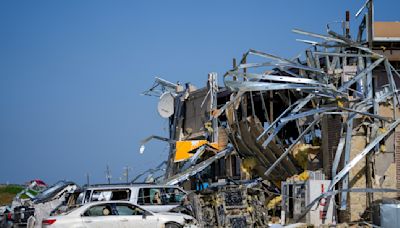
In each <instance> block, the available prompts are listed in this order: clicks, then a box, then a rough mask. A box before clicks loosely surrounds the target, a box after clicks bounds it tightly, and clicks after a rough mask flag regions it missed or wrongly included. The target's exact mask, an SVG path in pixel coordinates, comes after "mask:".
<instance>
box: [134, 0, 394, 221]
mask: <svg viewBox="0 0 400 228" xmlns="http://www.w3.org/2000/svg"><path fill="white" fill-rule="evenodd" d="M364 9H365V10H366V11H367V13H366V14H365V15H364V18H363V22H362V23H361V24H360V26H359V33H358V36H357V38H356V39H352V38H351V36H350V31H349V29H348V28H349V26H348V24H349V23H350V22H349V17H350V16H349V13H347V14H346V21H345V22H344V23H343V25H344V28H346V29H345V30H344V34H339V33H337V32H335V31H333V30H331V29H329V26H328V31H327V33H328V34H327V35H323V34H317V33H312V32H307V31H303V30H300V29H294V30H293V32H294V33H297V34H299V35H303V36H308V37H309V38H311V39H317V40H318V41H314V40H298V41H300V42H303V43H306V44H309V45H311V46H310V47H309V48H307V49H306V50H305V52H304V55H303V58H301V56H298V57H295V58H293V59H287V58H282V57H279V56H276V55H273V54H269V53H265V52H262V51H258V50H253V49H250V50H249V51H247V52H246V53H244V54H243V57H242V58H241V59H240V61H238V64H236V63H237V62H236V60H234V61H233V68H232V69H231V70H228V71H227V72H226V73H225V74H224V75H223V82H224V86H218V83H217V81H218V80H217V75H216V73H210V74H209V76H208V81H207V86H206V87H204V88H200V89H196V88H195V87H193V86H192V85H190V84H189V83H187V84H185V86H183V85H180V84H175V83H171V82H168V81H167V80H164V79H160V78H156V82H155V84H154V86H153V87H152V88H150V89H149V90H148V91H146V92H145V93H144V94H145V95H153V96H160V103H159V105H158V111H159V113H160V115H161V116H162V117H163V118H167V119H169V136H168V138H165V137H158V139H161V140H163V141H166V142H167V143H168V144H169V146H170V152H169V158H168V160H167V170H166V174H165V178H164V180H163V181H162V182H163V183H165V184H180V185H181V186H183V187H184V188H185V189H187V190H195V191H197V192H198V193H197V195H196V196H195V197H193V200H194V204H195V205H197V206H195V211H197V212H196V213H197V216H196V217H197V219H198V220H199V221H203V224H216V225H219V226H232V227H235V226H236V225H234V224H241V225H238V226H243V225H244V224H247V225H265V224H266V223H265V221H267V220H269V219H271V218H272V217H270V216H268V213H263V216H264V217H262V218H261V217H257V218H255V217H254V216H253V217H252V216H251V214H249V213H248V211H246V210H244V209H243V210H239V211H240V212H239V213H238V214H240V216H241V217H240V219H236V217H235V218H233V217H232V220H229V219H228V220H229V221H230V222H229V221H228V220H226V217H227V216H230V215H231V214H230V212H229V210H228V209H227V208H226V205H227V204H226V202H225V204H224V203H222V204H221V202H224V201H226V198H224V196H226V195H227V194H228V195H229V192H230V189H231V186H229V185H224V187H221V188H218V189H216V190H215V189H214V190H212V191H211V192H210V193H207V194H205V193H204V191H206V190H209V186H212V185H214V184H215V183H220V182H223V183H227V181H226V180H234V181H243V180H263V181H267V182H268V185H269V186H271V187H273V188H275V189H276V190H277V193H278V195H280V197H281V199H282V205H281V206H282V217H281V223H282V224H285V223H295V222H299V221H302V222H305V223H308V224H314V225H329V224H338V223H349V222H360V223H363V224H365V223H372V216H373V215H372V212H371V211H368V210H366V208H369V207H371V206H372V205H374V204H375V203H376V202H377V200H379V199H381V198H382V197H391V198H397V193H398V192H399V190H398V187H399V186H400V184H399V183H400V178H399V174H398V173H397V174H396V172H400V171H399V170H400V169H399V167H400V160H398V159H397V157H399V156H400V150H399V149H398V148H397V147H398V146H397V144H398V139H400V138H399V137H398V135H399V134H398V133H397V131H396V129H398V125H399V124H400V119H398V118H397V115H398V107H399V94H398V93H399V91H398V89H397V86H398V84H399V83H400V74H399V72H398V70H397V69H396V68H395V67H394V66H393V65H392V64H395V66H397V67H398V66H399V60H400V59H399V58H398V55H397V54H396V53H397V52H395V54H393V52H391V51H390V52H387V49H390V48H391V47H398V46H396V45H397V43H396V42H397V41H398V39H399V37H396V38H393V37H388V38H387V39H382V38H378V39H377V40H376V41H375V40H374V37H373V35H371V34H372V32H371V30H372V24H371V23H370V21H373V20H372V19H371V18H372V13H371V12H372V1H367V3H366V4H365V6H364V7H363V8H362V9H361V10H360V11H359V12H358V13H357V16H360V15H362V12H363V10H364ZM367 22H368V23H369V24H368V23H367ZM374 25H375V24H374ZM376 26H381V27H382V26H383V25H382V24H379V23H378V24H376ZM383 27H384V26H383ZM379 31H381V30H379ZM381 33H382V34H385V32H381ZM364 34H366V35H367V36H366V38H364ZM391 34H392V35H393V34H395V35H396V32H392V33H391ZM382 45H386V46H385V47H383V46H382ZM382 47H383V48H382ZM395 51H397V49H396V50H395ZM182 145H191V146H185V149H182ZM393 145H394V146H393ZM142 148H144V147H142ZM141 152H143V150H141ZM395 169H397V170H395ZM390 170H394V171H390ZM304 171H306V173H308V174H310V175H311V176H308V178H305V179H304V180H295V181H293V180H292V179H291V178H292V177H293V176H297V175H298V174H300V173H302V172H304ZM388 172H390V173H388ZM316 173H319V174H318V175H317V176H318V178H316V176H315V175H316ZM360 181H361V182H360ZM228 182H229V181H228ZM396 184H397V186H396ZM313 186H319V187H313ZM203 189H205V190H203ZM248 189H250V188H244V187H243V185H242V184H239V185H238V186H237V187H236V190H235V191H236V192H238V193H237V194H236V193H235V194H236V195H238V196H239V195H241V197H242V198H247V197H250V198H251V196H250V195H249V194H248ZM293 189H297V190H296V191H295V192H293V191H294V190H293ZM315 189H318V190H317V191H315ZM199 191H200V192H199ZM262 192H263V194H262V195H263V197H264V198H265V199H266V200H265V202H264V201H263V200H261V201H260V202H262V204H263V206H262V209H258V211H263V210H266V211H268V210H267V209H266V208H267V207H266V206H267V204H268V202H269V200H272V199H275V201H279V200H277V199H276V198H275V196H276V195H273V194H271V192H268V191H262ZM307 194H308V195H307ZM310 194H311V195H310ZM361 196H362V197H363V199H361V198H360V199H357V197H361ZM258 197H259V195H258ZM288 197H289V198H288ZM291 197H293V200H292V199H291ZM239 198H240V197H239ZM259 198H261V197H259ZM220 201H221V202H220ZM292 201H293V202H292ZM215 202H217V203H215ZM296 202H298V203H296ZM360 203H361V204H363V205H362V206H358V205H360ZM244 204H245V203H243V205H244ZM272 205H275V206H274V207H275V209H278V206H276V205H277V204H276V203H274V204H272ZM318 205H319V206H318ZM321 205H322V206H321ZM293 206H294V208H293ZM218 207H220V208H222V209H221V211H223V212H224V213H222V212H221V213H220V214H219V212H218V210H219V209H218ZM196 208H197V209H196ZM311 209H312V212H310V210H311ZM294 210H295V211H294ZM313 213H314V215H312V214H313ZM356 213H358V215H356ZM270 214H271V210H270ZM361 214H364V215H363V216H361V217H360V216H359V215H361ZM222 215H224V216H226V217H221V216H222ZM236 215H237V214H235V216H236ZM289 215H290V216H289ZM228 224H229V225H228Z"/></svg>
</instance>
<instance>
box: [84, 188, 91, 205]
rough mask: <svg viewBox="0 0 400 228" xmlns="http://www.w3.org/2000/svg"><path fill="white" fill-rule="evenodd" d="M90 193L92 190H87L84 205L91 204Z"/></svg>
mask: <svg viewBox="0 0 400 228" xmlns="http://www.w3.org/2000/svg"><path fill="white" fill-rule="evenodd" d="M90 192H91V191H90V190H86V192H85V200H84V201H83V203H87V202H89V199H90Z"/></svg>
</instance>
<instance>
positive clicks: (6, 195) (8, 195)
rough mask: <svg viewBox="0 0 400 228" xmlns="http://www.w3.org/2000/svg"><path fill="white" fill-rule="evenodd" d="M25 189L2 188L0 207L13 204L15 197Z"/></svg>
mask: <svg viewBox="0 0 400 228" xmlns="http://www.w3.org/2000/svg"><path fill="white" fill-rule="evenodd" d="M23 189H24V188H23V187H21V186H19V185H3V186H0V205H7V204H10V203H11V202H12V200H13V199H14V197H15V195H17V193H19V192H21V191H22V190H23Z"/></svg>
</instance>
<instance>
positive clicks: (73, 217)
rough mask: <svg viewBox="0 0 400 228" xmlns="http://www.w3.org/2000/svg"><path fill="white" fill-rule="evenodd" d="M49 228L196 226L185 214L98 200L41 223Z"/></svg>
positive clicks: (123, 202) (172, 227) (176, 227)
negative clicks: (159, 211) (148, 209)
mask: <svg viewBox="0 0 400 228" xmlns="http://www.w3.org/2000/svg"><path fill="white" fill-rule="evenodd" d="M42 227H50V228H62V227H69V228H78V227H79V228H109V227H117V228H128V227H154V228H155V227H165V228H178V227H197V221H196V220H195V219H194V218H193V217H192V216H189V215H185V214H178V213H168V212H161V213H153V212H150V211H147V210H145V209H143V208H142V207H139V206H137V205H135V204H132V203H129V202H126V201H100V202H92V203H88V204H85V205H82V206H81V207H79V208H76V209H74V210H72V211H69V212H67V213H65V214H62V215H59V216H52V217H48V218H46V219H44V220H43V221H42Z"/></svg>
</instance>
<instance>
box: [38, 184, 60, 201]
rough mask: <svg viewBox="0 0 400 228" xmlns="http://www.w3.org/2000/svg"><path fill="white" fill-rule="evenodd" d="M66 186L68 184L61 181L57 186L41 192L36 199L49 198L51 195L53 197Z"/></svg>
mask: <svg viewBox="0 0 400 228" xmlns="http://www.w3.org/2000/svg"><path fill="white" fill-rule="evenodd" d="M66 184H68V183H67V182H65V181H59V182H57V183H56V184H55V185H53V186H51V187H49V188H48V189H46V190H44V191H43V192H41V193H40V194H39V195H37V196H36V197H35V198H36V199H45V198H47V197H49V196H50V195H52V194H53V193H54V192H56V191H57V190H59V189H60V188H62V187H63V186H65V185H66Z"/></svg>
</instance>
